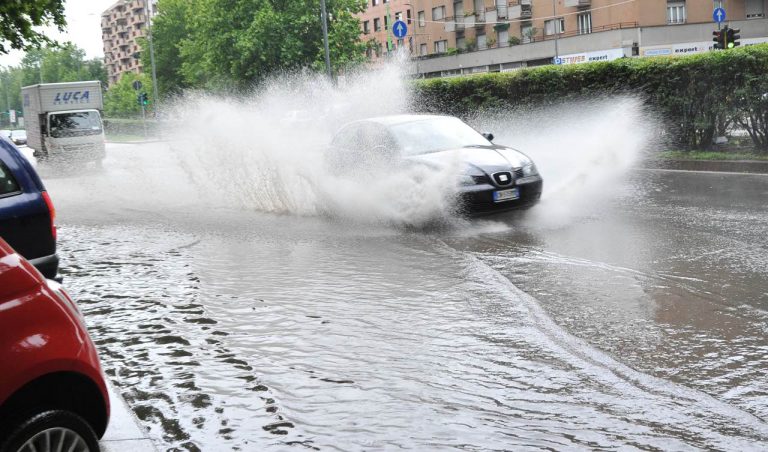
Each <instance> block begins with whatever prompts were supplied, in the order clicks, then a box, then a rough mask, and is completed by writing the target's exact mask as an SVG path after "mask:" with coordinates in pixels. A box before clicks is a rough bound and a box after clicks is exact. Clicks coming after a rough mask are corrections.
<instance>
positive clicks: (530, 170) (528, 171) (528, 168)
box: [523, 161, 539, 177]
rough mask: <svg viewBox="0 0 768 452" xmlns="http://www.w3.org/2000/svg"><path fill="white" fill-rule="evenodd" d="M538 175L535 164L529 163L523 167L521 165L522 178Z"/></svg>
mask: <svg viewBox="0 0 768 452" xmlns="http://www.w3.org/2000/svg"><path fill="white" fill-rule="evenodd" d="M538 174H539V170H538V168H536V164H534V163H533V162H531V161H529V162H528V163H526V164H525V165H523V177H528V176H537V175H538Z"/></svg>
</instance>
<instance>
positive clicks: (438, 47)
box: [435, 39, 448, 53]
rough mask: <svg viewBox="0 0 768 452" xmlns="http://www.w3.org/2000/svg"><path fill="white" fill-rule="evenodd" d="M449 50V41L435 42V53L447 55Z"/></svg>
mask: <svg viewBox="0 0 768 452" xmlns="http://www.w3.org/2000/svg"><path fill="white" fill-rule="evenodd" d="M447 49H448V41H446V40H445V39H443V40H442V41H435V53H445V51H446V50H447Z"/></svg>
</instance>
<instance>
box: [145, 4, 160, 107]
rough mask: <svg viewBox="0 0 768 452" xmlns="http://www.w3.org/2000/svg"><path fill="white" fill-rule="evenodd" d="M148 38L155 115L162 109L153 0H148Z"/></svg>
mask: <svg viewBox="0 0 768 452" xmlns="http://www.w3.org/2000/svg"><path fill="white" fill-rule="evenodd" d="M147 39H148V40H149V62H150V65H151V66H152V94H153V96H154V100H155V116H157V113H158V111H159V110H160V101H159V97H158V95H157V71H156V70H155V46H154V43H153V41H154V39H152V0H147Z"/></svg>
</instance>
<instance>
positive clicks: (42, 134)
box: [21, 80, 105, 163]
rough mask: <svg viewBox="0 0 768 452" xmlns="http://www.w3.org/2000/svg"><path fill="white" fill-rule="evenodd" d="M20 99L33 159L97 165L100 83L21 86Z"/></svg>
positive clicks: (100, 153)
mask: <svg viewBox="0 0 768 452" xmlns="http://www.w3.org/2000/svg"><path fill="white" fill-rule="evenodd" d="M21 97H22V105H23V109H24V122H25V127H26V129H27V146H29V147H30V148H32V149H34V151H35V157H37V158H41V159H54V160H60V161H94V162H97V163H101V160H102V159H103V158H104V156H105V150H104V127H103V126H102V122H101V110H102V109H103V108H104V102H103V99H102V93H101V82H99V81H98V80H96V81H88V82H68V83H41V84H38V85H31V86H25V87H23V88H22V89H21Z"/></svg>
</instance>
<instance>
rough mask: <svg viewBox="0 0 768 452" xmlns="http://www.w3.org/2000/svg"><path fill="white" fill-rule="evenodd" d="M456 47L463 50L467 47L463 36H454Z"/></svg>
mask: <svg viewBox="0 0 768 452" xmlns="http://www.w3.org/2000/svg"><path fill="white" fill-rule="evenodd" d="M456 48H457V49H461V50H464V49H466V48H467V40H466V38H464V36H462V37H460V38H456Z"/></svg>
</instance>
